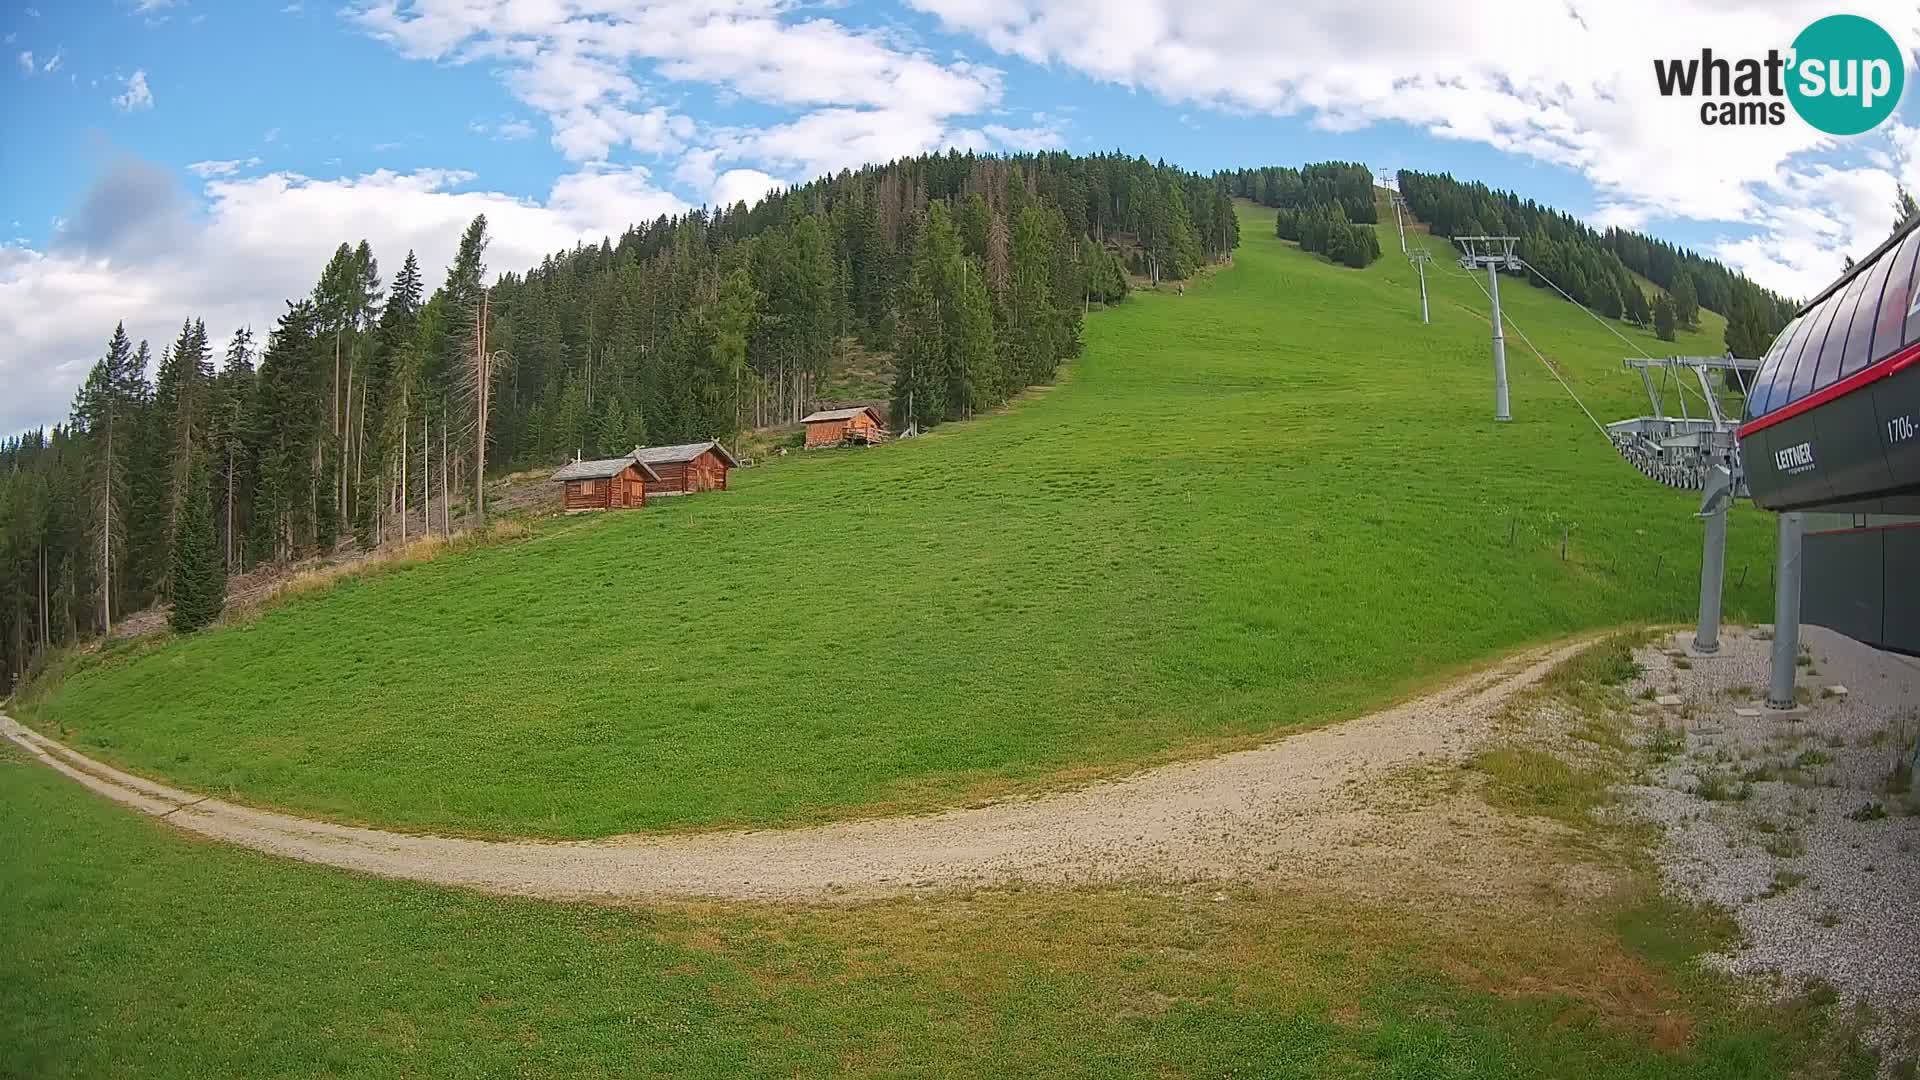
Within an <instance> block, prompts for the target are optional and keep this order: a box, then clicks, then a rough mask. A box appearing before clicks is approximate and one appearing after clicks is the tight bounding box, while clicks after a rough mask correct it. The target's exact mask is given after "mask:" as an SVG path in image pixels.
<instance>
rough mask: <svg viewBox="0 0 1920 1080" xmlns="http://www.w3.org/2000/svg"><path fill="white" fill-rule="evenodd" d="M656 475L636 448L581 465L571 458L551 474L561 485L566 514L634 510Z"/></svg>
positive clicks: (642, 501)
mask: <svg viewBox="0 0 1920 1080" xmlns="http://www.w3.org/2000/svg"><path fill="white" fill-rule="evenodd" d="M659 480H660V474H659V473H657V472H654V471H653V468H652V467H651V466H649V465H648V464H647V463H646V462H645V461H642V460H641V458H640V448H639V447H635V448H634V450H633V453H631V454H627V455H626V456H624V457H617V458H601V459H599V460H597V461H582V460H580V459H578V458H575V459H574V460H573V461H570V462H568V463H567V464H566V465H564V466H562V467H561V469H560V471H558V472H556V473H554V474H553V481H554V482H555V483H559V484H565V485H566V487H565V488H564V489H562V494H561V496H560V502H561V505H562V506H564V507H565V508H566V511H567V513H569V514H572V513H576V512H579V511H582V510H638V509H639V508H641V507H643V506H645V505H646V504H647V492H648V490H649V489H650V488H651V487H652V485H653V484H655V483H658V482H659Z"/></svg>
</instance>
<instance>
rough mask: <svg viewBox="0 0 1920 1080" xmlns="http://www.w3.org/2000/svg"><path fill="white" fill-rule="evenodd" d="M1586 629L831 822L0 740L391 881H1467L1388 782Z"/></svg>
mask: <svg viewBox="0 0 1920 1080" xmlns="http://www.w3.org/2000/svg"><path fill="white" fill-rule="evenodd" d="M1584 644H1585V642H1584V641H1581V642H1572V643H1564V644H1561V645H1558V646H1555V647H1552V648H1546V649H1534V650H1530V651H1527V652H1524V653H1521V654H1518V655H1516V656H1513V657H1509V658H1508V659H1507V660H1506V661H1504V662H1503V663H1502V664H1500V665H1498V666H1497V667H1496V668H1494V669H1492V670H1488V671H1481V672H1478V673H1476V674H1474V675H1472V676H1469V677H1467V678H1466V679H1464V680H1462V681H1460V682H1459V683H1457V684H1455V685H1453V686H1451V687H1448V688H1446V689H1444V690H1442V691H1440V692H1438V693H1434V694H1430V695H1428V696H1426V697H1422V698H1418V699H1415V700H1412V701H1408V702H1406V703H1403V704H1401V705H1398V706H1396V707H1394V708H1391V709H1387V710H1385V711H1382V712H1378V713H1374V714H1372V715H1369V716H1365V717H1361V718H1358V719H1355V720H1352V721H1348V722H1346V723H1343V724H1337V725H1334V726H1330V727H1326V728H1321V729H1319V730H1316V731H1310V732H1306V733H1303V734H1299V735H1292V736H1287V737H1284V738H1282V739H1280V740H1278V741H1276V742H1273V743H1270V744H1268V745H1266V746H1263V747H1260V748H1258V749H1255V750H1247V751H1241V752H1238V753H1232V754H1227V755H1223V756H1221V757H1216V758H1212V759H1208V760H1205V761H1197V762H1190V763H1185V764H1180V765H1172V766H1167V767H1164V768H1160V769H1155V770H1153V771H1151V772H1146V773H1142V774H1140V775H1138V776H1134V777H1131V778H1128V779H1125V780H1120V781H1115V782H1111V783H1105V784H1100V785H1097V786H1093V787H1089V788H1086V789H1082V790H1078V791H1072V792H1067V793H1063V794H1057V795H1049V796H1042V797H1038V798H1031V799H1020V800H1010V801H1007V802H1002V803H996V804H994V805H991V806H986V807H980V808H973V809H965V810H952V811H947V812H944V813H940V814H932V815H924V816H918V817H906V818H888V819H881V820H874V821H859V822H848V823H842V824H836V825H827V826H821V827H817V828H806V829H794V830H779V831H761V832H737V833H722V834H714V835H701V836H682V837H650V836H627V837H614V838H610V839H606V840H596V841H582V842H568V843H554V842H540V841H489V840H466V839H450V838H445V837H434V836H411V835H404V834H399V833H390V832H382V831H379V830H375V829H363V828H354V827H349V826H343V825H334V824H329V823H325V822H316V821H309V820H306V819H302V818H297V817H291V816H288V815H285V814H278V813H271V812H267V811H262V810H255V809H250V808H247V807H243V806H236V805H234V804H231V803H226V802H222V801H220V800H218V799H213V798H208V797H205V796H199V795H194V794H191V793H188V792H183V791H178V790H175V789H173V788H169V787H166V786H164V785H160V784H156V783H153V782H151V781H148V780H143V779H140V778H138V777H134V776H130V775H128V774H126V773H124V772H120V771H118V770H116V769H113V768H111V767H109V766H107V765H104V764H102V763H99V762H96V761H94V760H92V759H90V758H88V757H86V756H85V755H82V754H80V753H78V752H76V751H74V750H71V749H69V748H67V747H65V746H63V745H61V744H59V743H57V742H54V741H53V740H50V739H47V738H44V737H42V736H40V735H39V734H37V733H35V732H32V731H29V730H28V729H26V728H24V727H22V726H21V725H19V724H18V723H16V722H15V721H14V720H12V719H11V718H9V717H5V716H0V734H4V735H5V736H6V737H7V738H9V739H11V740H13V741H14V742H15V743H18V744H19V745H21V746H22V747H25V748H26V749H27V750H28V751H29V752H30V753H32V754H33V755H34V756H36V757H37V758H39V759H40V760H41V761H43V762H45V763H46V764H47V765H49V766H50V767H52V768H54V769H57V770H59V771H60V772H62V773H64V774H66V775H67V776H69V777H71V778H73V779H74V780H76V781H78V782H80V783H82V784H85V785H86V786H88V787H90V788H92V789H93V790H94V791H96V792H98V793H100V794H102V795H105V796H107V797H108V798H111V799H114V800H116V801H118V802H121V803H125V804H127V805H129V806H132V807H134V808H136V809H138V810H141V811H144V812H146V813H149V814H153V815H155V816H157V817H160V818H163V819H164V820H165V821H167V822H168V823H169V824H172V825H174V826H176V827H178V828H181V829H185V830H187V831H189V832H193V833H198V834H201V835H203V836H206V837H210V838H212V839H216V840H221V841H226V842H228V843H233V844H238V845H241V846H243V847H248V848H252V849H255V850H257V851H263V852H268V853H271V854H275V855H282V856H286V857H289V858H294V859H300V860H303V861H306V862H312V863H321V864H325V865H328V866H335V867H340V868H343V869H348V870H355V871H360V872H364V873H369V874H377V875H381V876H385V877H394V878H407V879H412V880H417V881H426V882H433V883H437V884H442V885H458V886H464V887H469V888H475V889H481V890H484V891H488V892H496V893H510V894H518V895H527V896H539V897H547V898H555V899H573V898H620V897H719V898H750V899H814V900H818V899H828V898H854V897H864V896H875V895H886V894H895V893H902V892H912V891H917V890H925V889H948V888H954V887H969V886H978V885H992V884H1005V883H1008V882H1014V881H1024V882H1036V883H1038V882H1055V883H1088V882H1102V881H1113V880H1120V879H1127V880H1162V881H1168V880H1171V881H1191V880H1196V879H1212V878H1237V877H1263V878H1274V877H1280V878H1293V879H1301V880H1325V879H1327V878H1329V877H1335V876H1341V875H1345V876H1347V877H1348V878H1349V879H1355V880H1357V881H1358V882H1359V883H1360V888H1361V889H1362V891H1367V890H1375V891H1378V892H1380V893H1381V894H1383V895H1398V894H1400V893H1402V892H1403V891H1404V890H1405V888H1407V887H1408V885H1409V884H1410V882H1409V881H1408V880H1406V879H1404V878H1403V877H1402V874H1403V873H1404V874H1412V875H1417V877H1418V879H1419V880H1420V881H1421V882H1422V883H1431V882H1432V881H1433V880H1434V879H1435V877H1436V875H1438V876H1439V877H1441V878H1443V879H1445V883H1444V885H1443V887H1446V888H1447V889H1448V891H1450V892H1455V893H1457V894H1462V895H1478V894H1483V893H1484V894H1485V895H1487V896H1489V897H1494V896H1497V895H1498V894H1499V892H1500V891H1501V890H1503V889H1504V888H1506V885H1505V883H1504V882H1505V879H1506V878H1507V877H1509V876H1510V870H1507V869H1505V868H1503V866H1502V865H1501V864H1502V863H1506V862H1510V861H1511V860H1510V858H1509V857H1508V849H1506V848H1503V847H1502V846H1501V845H1498V844H1488V843H1482V842H1479V841H1480V840H1481V839H1483V836H1482V834H1483V833H1484V831H1485V830H1487V829H1492V828H1497V827H1498V826H1497V825H1495V824H1491V823H1483V822H1480V821H1477V820H1474V817H1473V816H1466V817H1464V818H1463V816H1462V815H1461V814H1459V813H1458V812H1457V811H1450V810H1449V809H1448V808H1446V807H1444V806H1441V807H1427V808H1424V809H1423V808H1419V807H1413V808H1408V807H1394V806H1390V805H1383V802H1382V794H1381V793H1382V791H1383V790H1389V791H1390V790H1391V789H1392V787H1393V785H1390V784H1381V783H1379V781H1381V780H1385V779H1388V778H1390V777H1391V776H1393V775H1395V774H1399V773H1403V772H1405V771H1406V770H1408V769H1410V768H1414V767H1418V766H1422V765H1437V764H1443V763H1452V762H1457V761H1459V760H1460V759H1462V758H1464V757H1465V756H1466V754H1467V753H1469V752H1470V751H1471V750H1472V749H1473V748H1474V747H1476V746H1477V745H1478V744H1479V743H1480V742H1482V741H1483V740H1484V739H1485V738H1486V737H1487V735H1488V734H1489V732H1490V728H1491V720H1490V717H1491V715H1492V714H1493V713H1495V712H1496V711H1498V709H1499V707H1500V706H1501V705H1503V704H1504V703H1505V702H1506V701H1507V700H1508V699H1510V698H1511V697H1512V696H1513V695H1514V694H1516V693H1517V692H1519V691H1520V690H1522V689H1524V688H1525V687H1527V686H1529V685H1531V684H1532V683H1533V682H1535V681H1536V680H1538V679H1539V678H1540V677H1541V676H1542V675H1544V674H1545V673H1546V672H1547V670H1548V669H1549V668H1551V667H1552V666H1553V665H1554V664H1556V663H1558V662H1559V661H1561V660H1563V659H1565V658H1567V657H1568V656H1571V655H1572V654H1573V653H1575V652H1577V651H1578V650H1579V649H1580V648H1581V647H1582V646H1583V645H1584Z"/></svg>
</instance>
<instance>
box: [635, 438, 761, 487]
mask: <svg viewBox="0 0 1920 1080" xmlns="http://www.w3.org/2000/svg"><path fill="white" fill-rule="evenodd" d="M634 453H635V454H637V455H638V456H639V461H640V462H641V463H642V464H644V465H646V466H647V467H648V468H649V469H650V470H651V471H652V472H653V474H654V475H653V476H652V478H650V479H648V481H647V484H646V487H647V494H648V495H691V494H693V493H694V492H696V491H725V490H727V471H728V470H729V469H736V468H739V466H740V463H739V462H738V461H735V460H734V459H733V455H732V454H729V453H727V448H726V447H724V446H721V445H720V444H719V443H717V442H714V441H712V440H711V439H710V440H708V441H706V442H696V443H680V444H678V445H675V446H648V447H643V448H642V449H639V450H636V451H634Z"/></svg>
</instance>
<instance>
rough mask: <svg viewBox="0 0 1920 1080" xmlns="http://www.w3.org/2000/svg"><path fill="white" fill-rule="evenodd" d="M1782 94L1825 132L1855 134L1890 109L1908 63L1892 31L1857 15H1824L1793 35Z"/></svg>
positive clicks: (1895, 102)
mask: <svg viewBox="0 0 1920 1080" xmlns="http://www.w3.org/2000/svg"><path fill="white" fill-rule="evenodd" d="M1792 65H1793V66H1792V70H1791V73H1790V74H1789V75H1788V76H1787V98H1788V100H1790V101H1792V102H1793V111H1794V112H1797V113H1799V114H1800V119H1802V120H1805V121H1806V122H1807V123H1809V124H1812V125H1813V126H1814V127H1816V128H1819V129H1820V130H1821V131H1824V132H1826V133H1827V134H1829V135H1858V134H1860V133H1861V132H1863V131H1866V130H1868V129H1870V128H1872V127H1873V126H1874V125H1876V124H1878V123H1880V121H1882V120H1885V119H1886V118H1887V117H1889V116H1891V115H1893V108H1894V106H1896V105H1898V104H1900V91H1901V90H1903V89H1904V88H1905V87H1906V81H1907V65H1906V60H1905V58H1904V57H1902V56H1901V54H1900V46H1899V45H1898V44H1897V43H1895V41H1894V40H1893V35H1892V34H1889V33H1887V32H1886V31H1885V30H1882V29H1880V24H1878V23H1876V22H1874V21H1873V20H1871V19H1863V18H1861V17H1860V16H1858V15H1829V16H1827V17H1826V18H1824V19H1821V20H1819V21H1818V22H1815V23H1813V24H1812V25H1811V26H1808V27H1807V28H1806V29H1805V30H1802V31H1800V36H1799V37H1797V38H1794V39H1793V60H1792Z"/></svg>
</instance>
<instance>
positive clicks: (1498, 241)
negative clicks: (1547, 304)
mask: <svg viewBox="0 0 1920 1080" xmlns="http://www.w3.org/2000/svg"><path fill="white" fill-rule="evenodd" d="M1453 242H1454V243H1456V244H1459V245H1460V251H1461V255H1460V265H1461V266H1463V267H1465V268H1466V269H1468V270H1477V269H1479V268H1480V267H1483V266H1484V267H1486V268H1487V299H1488V300H1489V301H1490V302H1491V303H1492V305H1493V418H1494V419H1495V420H1498V421H1502V422H1505V421H1508V420H1511V419H1513V414H1512V413H1511V412H1510V411H1508V408H1507V335H1506V330H1505V329H1504V325H1503V320H1502V319H1501V318H1500V274H1499V271H1500V269H1501V268H1502V267H1505V268H1506V269H1508V270H1512V271H1514V272H1515V273H1518V272H1519V271H1520V267H1521V266H1522V265H1524V264H1522V263H1521V261H1520V256H1519V255H1518V254H1517V252H1516V251H1515V248H1516V247H1517V245H1518V244H1519V243H1520V238H1519V237H1517V236H1456V237H1454V238H1453Z"/></svg>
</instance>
